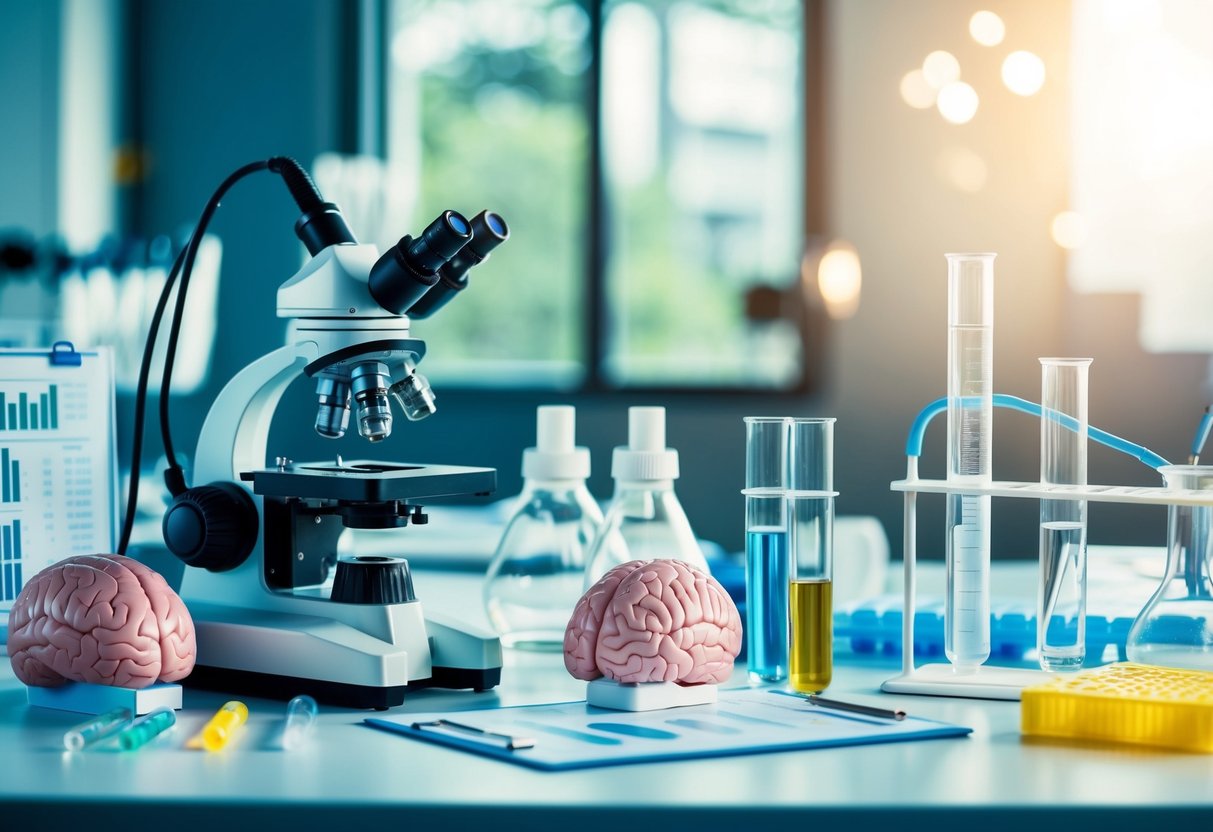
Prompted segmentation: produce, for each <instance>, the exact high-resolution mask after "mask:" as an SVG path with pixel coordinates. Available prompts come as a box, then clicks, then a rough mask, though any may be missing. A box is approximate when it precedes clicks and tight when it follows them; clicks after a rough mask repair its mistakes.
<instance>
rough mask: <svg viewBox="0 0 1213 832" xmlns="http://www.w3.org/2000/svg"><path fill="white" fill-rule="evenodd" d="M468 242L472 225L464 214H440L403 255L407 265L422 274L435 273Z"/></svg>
mask: <svg viewBox="0 0 1213 832" xmlns="http://www.w3.org/2000/svg"><path fill="white" fill-rule="evenodd" d="M471 239H472V226H471V225H470V224H469V223H468V221H467V219H466V218H465V217H464V216H463V214H460V213H459V212H458V211H443V212H442V213H441V214H439V215H438V219H436V220H434V221H433V222H432V223H430V224H429V225H428V226H426V229H425V231H422V232H421V236H419V237H417V238H416V239H415V240H413V241H412V243H410V244H409V246H408V249H407V250H406V251H405V255H404V256H405V259H406V260H407V261H408V263H409V265H410V266H413V267H414V268H416V269H418V270H420V271H424V272H436V271H438V270H439V269H440V268H442V266H443V264H444V263H446V261H447V260H450V259H451V258H452V257H453V256H455V252H457V251H459V249H461V248H463V247H464V246H465V245H467V244H468V242H470V241H471ZM401 242H402V243H403V240H402V241H401Z"/></svg>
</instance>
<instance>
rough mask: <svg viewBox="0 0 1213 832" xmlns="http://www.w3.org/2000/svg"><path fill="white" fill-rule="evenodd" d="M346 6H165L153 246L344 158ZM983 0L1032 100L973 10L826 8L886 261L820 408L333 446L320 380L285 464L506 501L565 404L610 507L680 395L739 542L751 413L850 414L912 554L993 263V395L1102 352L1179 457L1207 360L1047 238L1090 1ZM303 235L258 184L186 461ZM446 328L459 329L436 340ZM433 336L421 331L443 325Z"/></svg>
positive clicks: (691, 468) (191, 408) (725, 524)
mask: <svg viewBox="0 0 1213 832" xmlns="http://www.w3.org/2000/svg"><path fill="white" fill-rule="evenodd" d="M341 6H342V4H340V3H338V2H336V0H330V1H329V2H326V1H325V0H308V2H291V1H290V0H269V1H267V0H259V2H256V3H244V2H237V0H219V2H212V3H207V4H199V3H191V2H185V0H168V1H166V2H145V3H144V4H143V5H142V15H143V34H142V36H141V37H142V41H141V42H142V44H143V45H142V49H143V58H142V66H143V70H142V74H141V76H140V78H139V82H138V83H139V89H138V92H139V94H140V96H141V100H142V116H141V119H140V123H141V125H142V131H143V139H144V141H145V144H146V146H147V148H148V150H149V152H150V154H151V158H152V164H153V167H152V171H151V176H150V178H149V179H148V181H147V182H146V184H145V187H144V193H143V199H142V211H141V214H140V219H139V229H138V230H140V231H143V232H145V233H153V232H159V231H163V230H165V229H169V228H173V227H175V226H176V225H177V224H180V223H185V222H191V221H193V219H194V218H195V216H196V213H197V211H198V210H199V209H200V207H201V205H202V202H203V200H204V199H205V197H206V195H207V194H209V193H210V192H211V190H212V189H213V188H214V187H215V185H216V184H217V183H218V182H219V181H220V179H221V178H222V177H223V176H224V175H225V174H226V173H227V172H228V171H230V170H231V169H233V168H235V167H236V166H238V165H240V164H242V163H244V162H246V161H249V160H251V159H254V158H258V157H264V156H268V155H273V154H280V153H288V154H293V155H296V156H297V157H298V158H299V159H301V160H302V161H304V162H305V163H308V162H310V160H311V159H312V158H314V156H315V155H316V153H318V152H321V151H324V150H333V149H337V150H340V149H344V148H343V147H342V142H343V140H342V136H343V134H344V132H345V131H344V125H343V124H342V123H341V114H342V113H343V112H345V111H346V110H345V104H346V102H345V101H344V100H343V98H342V96H341V95H340V92H339V88H338V80H339V77H340V74H341V73H340V71H339V67H340V64H341V61H340V54H339V53H340V51H341V44H342V43H343V40H342V26H343V23H342V14H341ZM986 6H987V7H989V8H992V9H993V10H994V11H997V12H998V13H999V14H1001V15H1003V17H1004V19H1005V20H1006V21H1007V24H1008V27H1009V31H1010V33H1011V34H1010V36H1009V40H1008V42H1007V44H1006V49H1010V48H1019V47H1023V48H1030V49H1032V50H1033V51H1035V52H1037V53H1038V54H1040V55H1041V56H1042V57H1043V58H1044V59H1045V61H1046V64H1047V65H1048V68H1049V78H1048V81H1047V83H1046V85H1045V88H1044V90H1042V92H1041V93H1040V95H1038V96H1036V97H1035V98H1032V99H1017V98H1015V97H1014V96H1012V95H1011V94H1010V93H1008V92H1006V91H1005V90H1004V89H1003V88H1002V87H1001V85H1000V83H999V81H998V77H997V70H998V60H999V57H998V56H1001V55H1002V54H1005V51H1006V49H1002V50H998V51H996V52H995V51H990V50H983V49H982V48H981V47H978V46H976V45H975V44H973V42H972V41H971V40H969V39H968V36H967V31H966V25H967V20H968V16H969V14H971V13H972V11H973V10H975V8H976V7H975V6H974V5H972V4H969V3H963V2H958V0H934V2H932V3H930V4H929V5H928V4H924V3H905V2H897V1H896V0H865V2H862V3H857V2H844V0H832V2H830V3H829V4H828V12H829V21H830V22H829V26H830V29H829V42H830V55H829V58H828V66H829V67H830V72H831V76H830V79H829V87H828V94H829V118H830V124H829V129H828V143H829V158H830V159H831V164H830V177H829V181H828V182H827V183H825V186H826V187H828V189H829V196H830V200H829V201H830V208H831V218H830V224H831V228H832V230H833V232H834V233H836V234H838V235H841V236H843V237H845V238H847V239H849V240H851V241H852V242H854V243H855V244H856V246H857V247H858V249H859V252H860V254H861V256H862V258H863V265H864V294H863V302H862V304H861V306H860V311H859V313H858V315H857V316H856V317H855V318H853V319H851V320H849V321H845V322H842V323H839V324H838V325H837V326H836V327H835V329H834V331H833V332H832V333H831V338H830V342H831V343H830V350H829V354H828V356H827V361H828V373H827V376H828V380H827V386H826V389H824V390H823V391H822V393H821V394H820V395H818V396H814V397H809V398H804V399H787V398H780V397H752V398H750V397H740V396H739V397H731V398H729V399H727V400H721V399H716V398H704V397H691V396H677V395H674V396H666V397H660V398H652V397H650V398H648V399H641V398H639V397H633V396H626V395H601V396H593V397H558V396H548V395H536V394H509V393H499V392H483V393H472V392H466V391H464V392H460V391H454V390H450V389H448V388H447V387H445V386H444V384H443V381H442V379H441V378H432V379H431V380H432V381H433V383H434V386H435V389H436V391H437V393H438V396H439V399H438V404H439V408H440V412H439V414H438V415H437V416H435V417H434V418H432V419H430V420H428V421H425V422H422V423H418V424H401V425H400V426H399V430H397V432H396V433H395V435H394V436H393V437H392V438H391V439H389V440H388V441H387V443H385V445H384V446H383V447H380V448H375V449H373V450H372V449H370V448H369V447H368V446H366V445H365V444H363V443H362V442H361V441H360V440H357V439H346V440H342V441H341V442H339V443H325V442H323V441H322V440H319V439H317V438H315V437H314V436H312V434H311V427H310V426H311V423H312V419H313V416H314V406H313V403H312V393H311V390H310V388H309V386H308V385H304V384H302V383H301V384H298V385H296V387H295V388H293V389H292V391H291V392H290V393H289V394H288V396H287V398H286V400H285V402H284V405H283V408H282V409H281V410H280V415H279V417H278V419H277V421H276V423H275V428H274V431H273V433H272V436H271V447H270V455H271V456H274V455H278V454H283V455H287V456H291V457H293V458H295V459H306V458H315V457H318V456H320V455H325V456H327V455H330V454H333V453H335V452H338V451H340V452H341V453H342V454H344V455H345V456H346V458H358V457H366V456H372V455H373V456H386V457H391V458H405V459H411V460H417V461H428V462H449V463H462V464H483V465H492V466H495V467H498V468H499V469H500V482H501V488H500V492H501V493H502V494H509V493H512V492H516V491H517V489H518V487H519V484H520V477H519V471H518V469H519V460H520V451H521V449H522V448H523V447H525V446H527V445H529V444H531V443H532V441H533V430H534V426H533V425H534V422H533V419H534V416H533V413H534V406H535V405H536V404H538V403H542V402H552V401H562V400H563V401H570V402H572V403H574V404H576V405H577V406H578V408H579V428H580V429H579V436H580V438H581V440H582V441H583V442H584V443H585V444H587V445H589V446H590V448H591V450H592V452H593V459H594V467H595V474H594V477H593V481H592V488H593V490H594V492H595V493H596V494H598V495H600V496H606V495H608V494H609V492H610V480H609V467H610V448H611V447H612V446H613V445H616V444H620V443H622V442H624V441H625V440H626V414H625V409H626V406H627V405H629V404H636V403H662V404H666V405H667V406H668V407H669V410H670V412H669V431H670V440H671V443H672V444H673V445H674V446H676V447H678V448H680V449H681V451H682V467H683V476H682V479H681V481H680V482H679V486H678V487H679V492H680V494H681V497H682V499H683V502H684V504H685V505H686V506H687V509H688V513H689V514H690V517H691V521H692V523H693V525H695V527H696V528H697V530H698V531H699V532H700V533H701V534H703V535H704V536H707V537H711V538H715V539H718V540H720V541H722V542H723V543H725V544H726V545H727V546H729V547H730V548H739V547H740V544H741V531H742V501H741V497H740V495H739V494H738V489H739V488H740V487H741V485H742V478H743V470H744V467H743V462H744V459H743V454H744V449H743V437H744V432H743V430H742V425H741V421H740V420H741V417H742V416H744V415H752V414H785V413H786V414H797V415H833V416H837V417H838V418H839V422H838V426H837V446H836V456H837V463H836V469H837V475H836V481H837V485H838V488H839V490H840V491H841V492H842V496H841V497H840V498H839V510H840V512H842V513H852V514H853V513H868V514H876V515H878V516H880V517H881V519H882V520H883V521H884V522H885V525H886V528H887V529H888V531H889V534H890V536H891V537H892V538H893V539H894V540H895V541H896V540H899V538H900V534H901V508H900V506H901V501H900V499H899V498H898V496H897V495H895V494H892V493H891V492H890V491H889V489H888V485H889V482H890V481H891V480H894V479H897V478H900V477H901V476H902V475H903V473H904V450H903V445H904V438H905V432H906V429H907V427H908V425H909V423H910V421H911V419H912V418H913V416H914V414H915V413H916V412H917V411H918V409H919V408H920V407H921V406H922V405H923V404H925V403H926V402H928V401H930V400H931V399H934V398H936V397H937V396H940V395H942V394H943V393H944V391H945V360H946V359H945V356H946V352H945V334H946V325H945V320H944V315H945V302H946V280H945V275H946V272H945V266H944V260H943V257H942V254H943V253H944V252H945V251H954V250H992V251H997V252H999V259H998V262H997V267H996V281H997V296H996V316H997V324H996V328H995V333H996V334H995V379H996V383H995V386H996V388H997V389H998V390H999V391H1000V392H1007V393H1014V394H1018V395H1021V396H1025V397H1028V398H1036V397H1037V396H1038V395H1039V368H1038V364H1037V361H1036V358H1037V356H1040V355H1045V354H1071V355H1075V354H1078V355H1090V356H1093V357H1094V358H1095V365H1094V367H1093V369H1092V381H1091V390H1092V395H1091V414H1092V421H1093V422H1094V423H1096V424H1098V425H1099V426H1101V427H1104V428H1106V429H1108V430H1112V431H1113V432H1116V433H1120V434H1122V435H1125V436H1128V437H1130V438H1133V439H1135V440H1137V441H1141V442H1144V443H1146V444H1148V445H1150V446H1152V447H1154V448H1155V449H1156V450H1158V451H1160V452H1162V453H1164V454H1170V455H1171V456H1172V457H1179V456H1181V455H1182V453H1183V452H1184V449H1185V445H1186V443H1187V441H1188V438H1189V437H1190V432H1191V430H1192V429H1193V428H1194V426H1195V423H1196V418H1197V416H1198V414H1199V408H1200V407H1201V406H1203V400H1202V397H1203V396H1204V395H1207V392H1208V391H1207V390H1204V389H1203V388H1202V384H1203V380H1204V374H1205V368H1206V366H1207V359H1206V358H1204V357H1184V356H1179V357H1159V356H1146V355H1143V354H1142V353H1141V352H1140V350H1139V349H1138V348H1137V347H1136V340H1135V336H1134V333H1135V316H1136V305H1135V303H1136V302H1135V300H1134V299H1133V298H1128V297H1107V296H1095V297H1077V296H1074V295H1073V294H1071V293H1070V292H1069V291H1068V290H1067V289H1066V286H1065V282H1064V267H1065V262H1064V258H1063V254H1062V252H1061V250H1060V249H1058V248H1057V247H1056V246H1055V245H1054V244H1053V243H1052V241H1051V240H1050V239H1049V236H1048V228H1049V220H1050V219H1051V218H1052V216H1053V215H1054V214H1055V213H1056V212H1058V211H1060V210H1062V209H1063V208H1065V207H1066V193H1067V136H1066V128H1065V125H1066V118H1067V115H1066V98H1065V94H1064V90H1065V75H1066V61H1065V54H1066V49H1067V43H1068V13H1067V9H1068V4H1064V3H1058V2H1054V0H1022V1H1021V2H1014V3H1011V2H1002V3H993V4H986ZM936 48H946V49H949V50H951V51H953V52H954V53H955V54H957V56H958V57H959V58H960V60H961V63H962V66H963V67H964V75H965V78H966V80H969V81H970V83H973V84H974V86H976V87H977V88H978V89H979V92H981V93H982V94H983V103H982V107H983V109H982V110H980V111H979V114H978V117H977V118H976V119H975V120H974V121H973V122H972V123H971V124H969V125H965V126H961V127H954V126H948V125H945V124H943V122H942V121H941V120H940V119H939V117H938V116H937V115H936V114H934V113H933V112H920V111H915V110H911V109H910V108H909V107H907V106H906V105H905V104H903V103H902V101H901V100H900V97H899V95H898V91H897V90H898V82H899V80H900V78H901V76H902V75H903V74H904V73H905V72H906V71H907V70H909V69H911V68H913V67H914V66H917V65H918V64H919V63H920V62H921V60H922V57H923V56H924V55H925V54H926V53H927V52H928V51H930V50H932V49H936ZM952 145H963V146H966V147H970V148H971V149H972V150H974V151H975V152H979V153H980V154H981V155H983V156H984V157H985V159H986V161H987V165H988V178H987V182H986V185H985V187H984V189H983V190H982V191H981V192H979V193H977V194H966V193H962V192H959V191H956V190H955V189H953V188H951V187H949V186H948V185H946V184H945V183H944V182H943V181H942V180H941V179H940V177H939V175H938V173H937V170H936V157H937V156H938V154H939V152H940V150H942V149H944V148H946V147H950V146H952ZM293 219H294V215H293V212H292V210H291V206H290V204H289V202H288V201H287V199H286V196H285V194H284V193H283V191H282V189H281V186H280V185H279V184H278V183H276V182H274V181H273V180H271V179H270V178H269V177H260V178H258V179H255V180H252V181H249V182H247V183H245V184H242V185H241V186H240V187H239V188H238V189H237V190H236V191H235V192H234V193H233V195H232V196H231V197H230V198H229V199H228V200H227V201H226V202H225V205H224V207H223V209H222V211H221V212H220V215H219V217H218V219H217V221H216V224H215V226H214V228H215V231H216V232H217V233H219V234H220V235H222V237H223V239H224V243H225V256H224V261H225V262H224V276H223V282H222V294H221V298H220V304H221V307H220V308H221V325H220V339H221V342H220V344H219V345H218V347H217V350H216V358H215V362H214V367H213V382H212V385H211V388H210V389H209V390H208V391H206V392H205V393H203V394H200V395H198V396H194V397H190V398H188V399H183V400H181V401H179V402H175V404H174V424H175V425H176V426H177V429H178V433H179V437H180V438H179V439H178V444H179V445H180V446H181V447H182V448H185V449H188V448H190V447H192V436H193V435H196V432H197V430H198V427H199V426H200V425H201V420H202V418H203V416H204V414H205V409H206V406H207V404H208V403H209V400H210V398H211V397H213V395H214V394H215V393H216V392H217V390H218V385H219V384H221V383H222V381H223V380H225V379H227V378H229V377H230V376H231V375H232V374H233V373H234V372H236V371H237V370H238V369H239V368H240V367H241V366H243V365H244V364H245V363H247V362H248V361H249V360H251V359H252V358H254V357H255V356H257V355H259V354H261V353H263V352H266V351H268V350H270V349H272V348H274V347H275V346H277V345H278V344H280V343H281V336H282V326H281V324H280V323H279V322H277V321H276V319H274V318H273V317H272V305H273V291H274V288H275V287H276V286H277V284H278V283H279V282H281V281H282V280H283V279H284V278H285V277H286V276H287V275H288V274H289V273H290V272H291V271H292V270H293V268H294V267H295V266H296V265H297V263H298V262H299V260H298V258H299V248H298V245H297V244H296V243H295V242H293V237H292V235H291V233H290V223H291V222H293ZM440 324H441V319H440V318H438V319H436V322H435V324H434V325H440ZM416 332H417V334H418V335H420V336H422V337H424V334H425V333H424V326H422V325H418V327H417V330H416ZM1130 384H1132V385H1133V386H1132V388H1130V387H1129V385H1130ZM996 424H997V434H996V435H997V442H996V452H995V473H996V476H998V477H1000V478H1006V479H1032V478H1035V477H1036V476H1037V470H1038V461H1037V459H1038V439H1037V428H1036V425H1035V424H1033V423H1031V421H1030V420H1028V419H1027V418H1026V417H1022V416H1015V415H1010V416H1004V415H1003V414H1001V413H1000V414H999V415H998V416H997V418H996ZM943 434H944V427H943V423H942V421H940V422H939V423H938V424H937V425H935V426H934V427H933V428H932V431H931V434H930V437H929V439H928V442H927V448H926V453H927V460H926V461H925V462H924V466H923V470H924V473H927V474H934V475H938V474H942V468H943V453H944V451H943ZM1091 479H1092V481H1109V482H1142V483H1149V482H1151V476H1150V475H1149V472H1147V471H1145V470H1144V469H1143V468H1142V467H1141V466H1140V465H1138V464H1136V463H1130V462H1125V461H1122V460H1119V459H1116V458H1114V457H1113V456H1112V455H1111V454H1110V453H1107V452H1103V451H1101V450H1099V449H1096V450H1094V451H1093V452H1092V460H1091ZM923 504H924V505H923V509H922V512H921V517H920V525H921V529H922V538H921V540H922V544H921V545H922V551H923V553H924V555H931V554H935V555H938V554H940V553H941V546H942V523H943V521H942V504H941V502H940V501H932V500H929V499H928V500H924V501H923ZM1091 516H1092V538H1093V539H1094V540H1097V541H1100V540H1102V541H1121V542H1132V541H1138V542H1158V541H1160V540H1161V530H1162V528H1163V523H1164V519H1163V516H1162V513H1161V512H1159V511H1157V510H1150V511H1145V510H1143V511H1142V512H1127V511H1123V510H1121V509H1119V508H1115V509H1110V508H1108V507H1100V506H1097V507H1094V508H1093V510H1092V514H1091ZM994 523H995V530H996V538H995V540H996V542H995V552H996V554H1000V555H1005V556H1034V553H1035V550H1036V527H1037V518H1036V505H1035V504H1034V503H1029V502H1027V501H1023V502H1018V501H1002V502H1000V503H998V504H997V508H996V510H995V520H994ZM896 548H897V547H896V546H895V551H896ZM839 556H840V557H845V553H839Z"/></svg>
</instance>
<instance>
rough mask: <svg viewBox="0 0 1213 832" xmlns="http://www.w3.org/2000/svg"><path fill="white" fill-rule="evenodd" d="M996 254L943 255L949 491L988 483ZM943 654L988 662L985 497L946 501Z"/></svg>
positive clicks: (964, 668) (962, 663)
mask: <svg viewBox="0 0 1213 832" xmlns="http://www.w3.org/2000/svg"><path fill="white" fill-rule="evenodd" d="M995 256H996V255H994V254H948V255H946V257H947V260H948V452H947V453H948V469H947V481H948V485H950V486H953V487H959V488H963V487H965V486H982V485H987V484H989V483H990V481H991V479H992V476H991V465H990V463H991V447H992V440H993V435H992V433H993V421H994V355H993V353H994V258H995ZM946 522H947V526H946V529H945V533H946V537H945V546H946V552H947V591H946V593H945V596H944V618H945V621H946V628H945V631H944V652H945V653H946V654H947V657H948V660H949V661H950V662H951V663H952V666H953V668H954V669H955V670H956V671H957V672H961V673H966V672H973V671H975V670H976V669H977V668H978V667H979V666H980V665H982V664H984V663H985V661H986V660H987V659H988V658H989V657H990V496H989V495H988V494H964V493H956V492H950V493H949V494H948V498H947V521H946Z"/></svg>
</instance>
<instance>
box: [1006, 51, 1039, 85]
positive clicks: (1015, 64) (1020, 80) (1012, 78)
mask: <svg viewBox="0 0 1213 832" xmlns="http://www.w3.org/2000/svg"><path fill="white" fill-rule="evenodd" d="M1002 82H1003V83H1004V84H1006V85H1007V89H1009V90H1010V91H1011V92H1013V93H1015V94H1016V95H1024V96H1027V95H1035V94H1036V93H1038V92H1040V88H1041V87H1043V86H1044V84H1045V62H1044V61H1042V60H1041V59H1040V57H1039V56H1037V55H1034V54H1033V53H1031V52H1027V51H1025V50H1020V51H1018V52H1012V53H1011V54H1010V55H1007V57H1006V60H1004V61H1003V62H1002Z"/></svg>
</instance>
